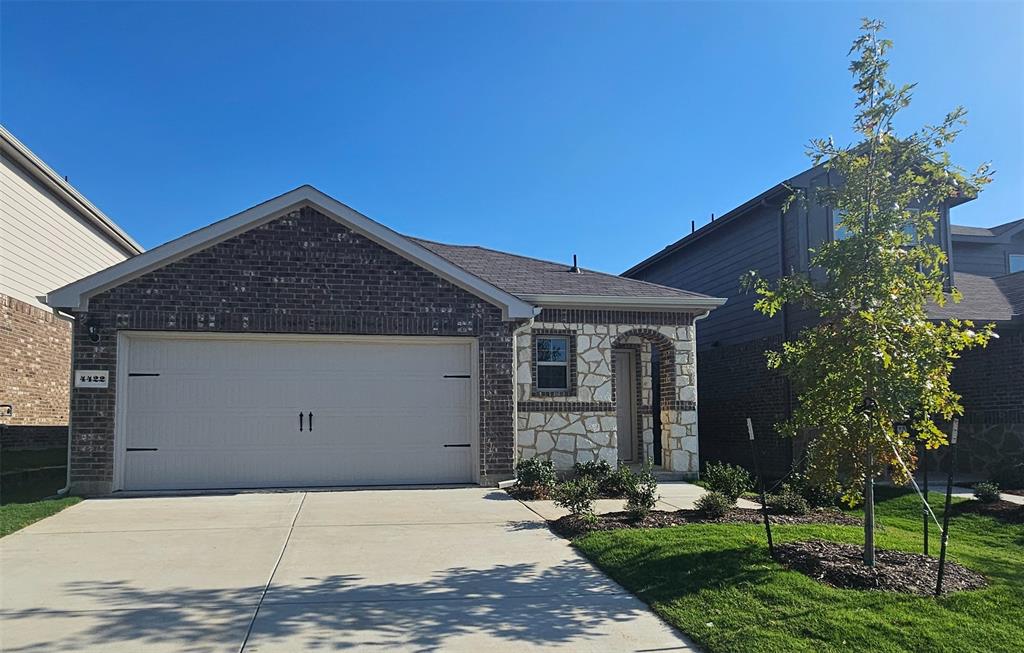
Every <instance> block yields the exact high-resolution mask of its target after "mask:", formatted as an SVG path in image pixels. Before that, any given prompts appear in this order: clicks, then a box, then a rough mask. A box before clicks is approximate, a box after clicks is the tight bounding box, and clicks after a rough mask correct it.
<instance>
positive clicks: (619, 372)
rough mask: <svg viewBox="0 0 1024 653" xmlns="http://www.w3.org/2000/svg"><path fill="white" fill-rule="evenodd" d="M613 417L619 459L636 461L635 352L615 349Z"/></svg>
mask: <svg viewBox="0 0 1024 653" xmlns="http://www.w3.org/2000/svg"><path fill="white" fill-rule="evenodd" d="M613 355H614V358H615V417H616V420H617V423H618V439H619V460H621V461H623V462H627V463H628V462H636V461H637V456H636V354H635V353H634V352H633V351H632V350H628V349H622V350H616V351H615V352H614V353H613Z"/></svg>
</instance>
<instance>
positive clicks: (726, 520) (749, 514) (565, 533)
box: [548, 508, 861, 540]
mask: <svg viewBox="0 0 1024 653" xmlns="http://www.w3.org/2000/svg"><path fill="white" fill-rule="evenodd" d="M768 518H769V520H770V521H771V523H772V524H838V525H841V526H856V525H858V524H860V523H861V520H859V519H857V518H856V517H851V516H850V515H846V514H844V513H842V512H840V511H838V510H830V509H824V508H822V509H818V510H813V511H811V512H810V513H808V514H806V515H772V514H770V515H769V517H768ZM548 523H549V524H550V525H551V530H553V531H554V532H555V533H556V534H558V535H561V536H562V537H564V538H566V539H570V540H571V539H573V538H576V537H580V536H581V535H586V534H587V533H592V532H594V531H614V530H618V529H620V528H666V527H669V526H681V525H683V524H762V523H764V517H763V516H762V515H761V511H760V510H750V509H747V508H733V509H731V510H730V511H729V512H727V513H726V514H725V516H724V517H719V518H710V517H708V516H707V515H705V514H704V513H703V512H701V511H699V510H677V511H675V512H665V511H663V510H652V511H651V513H650V514H649V515H647V517H645V518H644V519H642V520H639V521H637V520H634V519H632V518H631V517H630V516H629V513H626V512H609V513H605V514H603V515H598V516H597V520H596V521H594V522H593V523H586V522H583V521H581V520H579V519H577V518H576V517H573V516H572V515H566V516H565V517H561V518H559V519H556V520H554V521H551V522H548Z"/></svg>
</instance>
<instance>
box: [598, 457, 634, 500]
mask: <svg viewBox="0 0 1024 653" xmlns="http://www.w3.org/2000/svg"><path fill="white" fill-rule="evenodd" d="M637 482H638V479H637V475H636V474H634V473H633V470H631V469H630V468H629V467H627V466H626V465H620V466H619V468H618V469H616V470H614V471H613V472H612V473H611V474H610V475H609V476H608V478H606V479H604V482H602V483H601V485H600V487H599V488H598V492H600V493H601V496H606V497H628V496H629V493H630V492H631V491H632V490H633V487H634V486H635V485H636V484H637Z"/></svg>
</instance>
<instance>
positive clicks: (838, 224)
mask: <svg viewBox="0 0 1024 653" xmlns="http://www.w3.org/2000/svg"><path fill="white" fill-rule="evenodd" d="M920 212H921V210H920V209H910V213H912V214H914V217H915V219H916V217H917V214H918V213H920ZM845 215H846V212H845V211H843V210H842V209H832V231H833V233H834V234H835V238H834V239H835V240H846V239H847V238H849V237H850V230H849V229H847V228H846V227H844V226H843V224H842V222H843V216H845ZM903 233H905V234H907V235H908V236H909V237H910V241H909V242H908V243H907V245H917V244H918V243H919V242H920V241H919V240H918V237H917V227H915V226H914V225H913V223H910V222H908V223H906V224H905V225H903Z"/></svg>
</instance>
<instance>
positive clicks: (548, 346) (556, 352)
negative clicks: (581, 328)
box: [534, 335, 569, 390]
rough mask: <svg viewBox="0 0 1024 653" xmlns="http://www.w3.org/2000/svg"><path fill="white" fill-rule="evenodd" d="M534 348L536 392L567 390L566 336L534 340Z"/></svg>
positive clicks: (567, 361) (536, 338) (567, 351)
mask: <svg viewBox="0 0 1024 653" xmlns="http://www.w3.org/2000/svg"><path fill="white" fill-rule="evenodd" d="M534 346H535V347H536V361H537V379H536V382H535V385H536V386H537V389H538V390H568V389H569V338H568V336H542V335H538V336H535V338H534Z"/></svg>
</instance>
